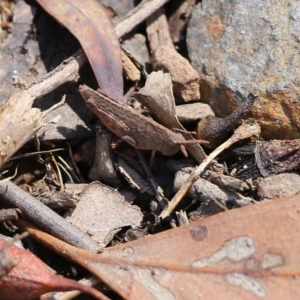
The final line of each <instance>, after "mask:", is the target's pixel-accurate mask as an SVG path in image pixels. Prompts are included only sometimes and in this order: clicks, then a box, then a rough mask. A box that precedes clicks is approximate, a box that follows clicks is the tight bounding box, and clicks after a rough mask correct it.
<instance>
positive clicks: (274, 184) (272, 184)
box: [257, 173, 300, 199]
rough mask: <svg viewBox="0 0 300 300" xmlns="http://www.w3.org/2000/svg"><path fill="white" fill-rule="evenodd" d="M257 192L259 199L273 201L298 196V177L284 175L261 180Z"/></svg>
mask: <svg viewBox="0 0 300 300" xmlns="http://www.w3.org/2000/svg"><path fill="white" fill-rule="evenodd" d="M257 192H258V195H259V197H260V198H261V199H275V198H281V197H286V196H292V195H295V194H298V193H299V192H300V176H299V175H298V174H293V173H284V174H279V175H274V176H269V177H267V178H262V179H260V180H259V182H258V187H257Z"/></svg>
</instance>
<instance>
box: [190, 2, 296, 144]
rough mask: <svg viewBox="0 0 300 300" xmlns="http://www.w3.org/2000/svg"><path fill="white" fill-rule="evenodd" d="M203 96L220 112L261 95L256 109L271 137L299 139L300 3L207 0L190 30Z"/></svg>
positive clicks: (194, 15) (195, 13)
mask: <svg viewBox="0 0 300 300" xmlns="http://www.w3.org/2000/svg"><path fill="white" fill-rule="evenodd" d="M187 48H188V53H189V57H190V60H191V63H192V65H193V66H194V68H195V69H196V70H197V71H198V73H199V75H200V78H201V82H200V86H201V99H202V100H203V101H204V102H207V103H209V104H210V105H211V107H212V108H213V110H214V111H215V113H216V115H218V116H226V115H228V114H229V113H230V112H231V111H232V110H233V109H234V108H235V107H237V106H238V97H237V96H239V95H243V96H247V94H248V93H249V92H250V91H253V92H258V93H259V103H258V104H256V105H255V106H254V108H253V109H252V113H253V115H254V117H255V118H256V119H257V120H258V121H259V123H260V125H261V127H262V135H263V136H264V137H266V138H298V137H300V131H299V128H300V117H299V115H300V80H299V75H298V74H299V67H300V56H299V51H300V2H299V1H296V0H288V1H275V0H269V1H259V0H253V1H246V0H242V1H237V0H224V1H217V0H209V1H208V0H203V1H202V2H201V3H199V4H198V5H196V6H195V8H194V10H193V13H192V16H191V19H190V22H189V25H188V30H187Z"/></svg>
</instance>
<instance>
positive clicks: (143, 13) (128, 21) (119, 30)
mask: <svg viewBox="0 0 300 300" xmlns="http://www.w3.org/2000/svg"><path fill="white" fill-rule="evenodd" d="M168 1H169V0H144V1H142V2H141V3H140V4H139V5H138V6H137V7H135V8H134V9H132V10H131V11H130V12H128V13H127V14H126V15H125V16H124V17H123V18H122V19H121V20H120V21H119V22H118V23H117V24H116V25H115V32H116V34H117V36H118V37H119V38H122V37H123V36H124V35H126V34H127V33H129V32H130V31H131V30H132V29H133V28H134V27H136V26H137V25H138V24H140V23H142V22H143V21H145V20H146V19H147V18H148V17H149V16H151V15H152V14H153V13H154V12H155V11H156V10H158V9H159V8H161V7H162V6H164V5H165V4H166V3H167V2H168Z"/></svg>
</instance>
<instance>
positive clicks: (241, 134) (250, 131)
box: [160, 119, 260, 218]
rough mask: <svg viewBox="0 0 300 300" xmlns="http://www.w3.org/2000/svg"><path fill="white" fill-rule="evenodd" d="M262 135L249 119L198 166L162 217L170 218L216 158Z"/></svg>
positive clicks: (255, 124) (253, 121)
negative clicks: (241, 142)
mask: <svg viewBox="0 0 300 300" xmlns="http://www.w3.org/2000/svg"><path fill="white" fill-rule="evenodd" d="M259 134H260V127H259V125H258V124H257V123H256V121H255V120H252V119H249V120H247V121H245V122H244V123H243V124H242V125H241V126H240V127H239V128H238V129H237V130H236V131H235V132H234V134H233V135H232V137H231V138H229V139H228V140H227V141H226V142H224V143H223V144H222V145H221V146H219V147H218V148H217V149H215V150H214V151H213V152H212V153H211V154H210V155H209V156H207V157H206V158H205V159H204V160H203V162H202V163H201V165H200V166H198V167H197V168H196V169H195V170H194V171H193V172H192V174H191V175H190V176H189V178H188V179H187V181H186V182H185V184H184V185H183V186H182V187H181V188H180V190H179V191H178V192H177V193H176V195H175V196H174V197H173V199H172V200H171V201H170V202H169V204H168V206H167V207H166V208H165V209H164V210H163V211H162V212H161V214H160V217H161V218H165V217H167V216H169V215H170V214H171V213H172V211H173V210H174V209H175V208H176V206H177V205H178V204H179V202H180V201H181V199H182V198H183V197H184V196H185V194H186V193H187V192H188V190H189V189H190V188H191V187H192V185H193V183H194V182H195V181H196V180H197V177H198V176H200V175H201V174H202V173H203V172H204V170H205V169H206V168H207V167H208V165H209V164H210V163H211V162H212V160H213V159H214V158H216V157H217V156H218V155H219V154H220V153H221V152H222V151H223V150H225V149H227V148H229V147H230V146H231V145H233V144H234V143H236V142H238V141H240V140H243V139H246V138H250V137H251V136H258V135H259Z"/></svg>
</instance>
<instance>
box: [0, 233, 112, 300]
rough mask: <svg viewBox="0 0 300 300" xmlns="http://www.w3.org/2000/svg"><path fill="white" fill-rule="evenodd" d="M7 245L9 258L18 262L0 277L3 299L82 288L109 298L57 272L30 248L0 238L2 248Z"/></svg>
mask: <svg viewBox="0 0 300 300" xmlns="http://www.w3.org/2000/svg"><path fill="white" fill-rule="evenodd" d="M7 246H9V247H8V248H7V250H6V251H5V256H6V259H8V260H13V261H14V262H15V266H14V267H13V268H12V269H11V270H10V271H9V272H8V273H7V275H5V276H4V277H2V278H1V279H0V291H1V292H0V300H7V299H9V300H30V299H33V298H36V297H38V296H40V295H42V294H44V293H47V292H51V291H70V290H80V291H82V292H84V293H88V294H90V295H93V296H94V297H95V298H96V299H108V298H107V297H106V296H104V295H103V294H102V293H101V292H99V291H97V290H95V289H93V288H91V287H89V286H85V285H83V284H80V283H78V282H77V281H74V280H71V279H68V278H64V277H60V276H58V275H55V274H54V273H52V272H51V271H50V269H49V268H48V266H47V265H45V264H44V263H43V262H42V261H41V260H40V259H38V258H37V257H36V256H35V255H33V254H32V253H31V252H29V251H27V250H24V249H21V248H19V247H17V246H15V245H9V242H7V241H5V240H3V239H0V250H1V249H4V248H5V247H7ZM3 259H4V258H3Z"/></svg>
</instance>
